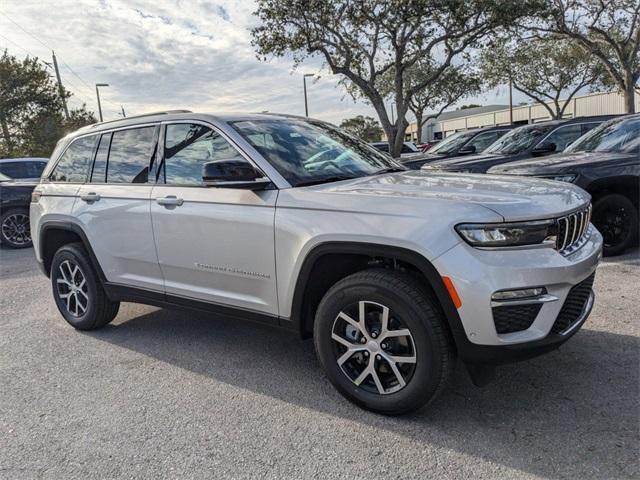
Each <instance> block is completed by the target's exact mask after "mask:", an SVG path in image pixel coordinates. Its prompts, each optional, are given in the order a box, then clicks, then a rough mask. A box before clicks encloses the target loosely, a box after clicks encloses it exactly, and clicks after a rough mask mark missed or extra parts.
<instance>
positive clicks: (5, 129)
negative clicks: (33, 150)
mask: <svg viewBox="0 0 640 480" xmlns="http://www.w3.org/2000/svg"><path fill="white" fill-rule="evenodd" d="M0 126H1V127H2V136H3V137H4V144H5V146H6V149H7V156H9V157H11V156H12V155H13V142H12V141H11V133H10V132H9V125H7V119H6V118H5V117H4V115H0Z"/></svg>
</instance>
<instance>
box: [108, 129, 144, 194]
mask: <svg viewBox="0 0 640 480" xmlns="http://www.w3.org/2000/svg"><path fill="white" fill-rule="evenodd" d="M155 132H156V127H144V128H134V129H131V130H119V131H117V132H113V137H112V139H111V150H110V152H109V164H108V165H107V182H109V183H147V181H148V179H149V167H150V166H151V160H152V156H153V154H154V153H155V148H154V147H155Z"/></svg>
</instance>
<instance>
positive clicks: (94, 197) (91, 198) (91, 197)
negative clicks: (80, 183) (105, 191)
mask: <svg viewBox="0 0 640 480" xmlns="http://www.w3.org/2000/svg"><path fill="white" fill-rule="evenodd" d="M80 200H84V201H85V202H87V203H93V202H97V201H98V200H100V195H98V194H97V193H94V192H91V193H87V194H86V195H80Z"/></svg>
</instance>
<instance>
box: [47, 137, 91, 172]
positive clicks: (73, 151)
mask: <svg viewBox="0 0 640 480" xmlns="http://www.w3.org/2000/svg"><path fill="white" fill-rule="evenodd" d="M97 138H98V137H97V135H91V136H90V137H82V138H79V139H77V140H76V141H74V142H73V143H72V144H71V145H69V148H67V149H66V150H65V152H64V154H63V155H62V157H60V160H59V161H58V164H57V165H56V166H55V168H54V170H53V173H52V174H51V176H50V177H49V179H50V180H51V181H53V182H79V183H84V182H85V181H86V180H87V174H88V173H89V165H90V164H91V159H92V157H93V148H94V146H95V143H96V139H97Z"/></svg>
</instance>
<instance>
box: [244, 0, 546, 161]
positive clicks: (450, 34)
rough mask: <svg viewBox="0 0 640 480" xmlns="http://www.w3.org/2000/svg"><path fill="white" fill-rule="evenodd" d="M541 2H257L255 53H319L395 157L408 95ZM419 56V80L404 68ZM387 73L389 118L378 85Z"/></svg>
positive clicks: (302, 55) (296, 57)
mask: <svg viewBox="0 0 640 480" xmlns="http://www.w3.org/2000/svg"><path fill="white" fill-rule="evenodd" d="M539 2H540V0H464V1H462V0H455V1H442V0H333V1H327V0H258V1H257V4H258V9H257V11H256V15H257V17H258V19H259V20H260V22H261V24H260V25H259V26H258V27H256V28H254V29H253V30H252V35H253V43H254V46H255V47H256V50H257V53H258V55H259V56H261V57H263V58H266V57H267V56H271V55H273V56H277V57H283V56H288V55H291V56H292V57H293V60H294V62H295V64H296V65H297V64H299V63H301V62H302V61H304V60H305V59H307V58H309V57H316V56H317V57H320V58H321V59H323V60H324V62H325V64H326V66H327V67H328V68H329V69H330V71H331V72H332V73H333V74H337V75H341V76H342V77H343V78H346V79H347V80H348V81H349V82H351V83H352V84H353V85H354V86H355V88H358V89H359V90H360V91H361V94H362V97H364V98H366V99H367V101H368V102H369V103H370V104H371V105H372V106H373V108H374V109H375V111H376V113H377V115H378V119H379V120H380V123H381V125H382V128H383V130H384V132H385V134H386V136H387V138H388V139H389V143H390V146H391V149H390V153H391V154H392V155H396V156H397V155H398V154H399V152H400V149H401V148H402V143H403V141H404V135H405V131H406V128H407V126H408V124H409V122H408V120H407V118H406V114H407V112H408V111H409V104H410V102H411V100H412V99H413V97H414V96H415V95H416V94H417V93H418V92H420V91H422V90H424V89H428V88H429V87H431V86H432V85H434V84H436V83H437V82H438V81H439V80H440V78H441V76H442V75H443V73H444V72H445V71H446V70H447V68H448V67H450V66H451V65H453V64H454V63H455V62H454V60H456V58H458V57H460V56H462V54H463V53H464V52H465V51H467V50H468V49H469V48H471V47H473V46H475V45H478V44H479V43H480V42H481V41H482V39H483V38H485V36H486V35H487V34H488V33H489V32H491V31H492V30H493V29H495V28H498V27H500V26H502V25H505V24H508V25H510V24H512V23H513V22H514V21H515V20H516V19H517V18H518V17H519V16H520V15H526V14H533V9H534V8H535V7H537V6H538V4H539ZM418 61H427V62H428V63H429V64H430V65H431V66H432V70H431V73H430V74H429V75H426V76H424V77H422V78H421V79H420V80H419V81H418V82H407V81H406V75H407V71H408V70H409V69H411V67H412V66H413V65H415V64H416V63H417V62H418ZM390 71H392V72H393V81H392V85H393V92H392V94H391V100H392V102H393V104H394V106H395V109H396V111H397V116H396V119H395V121H392V120H391V119H390V118H389V112H387V109H386V106H385V100H386V95H385V93H384V91H383V90H384V88H383V87H382V84H383V83H384V82H385V79H384V77H385V75H387V74H388V73H387V72H390Z"/></svg>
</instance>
